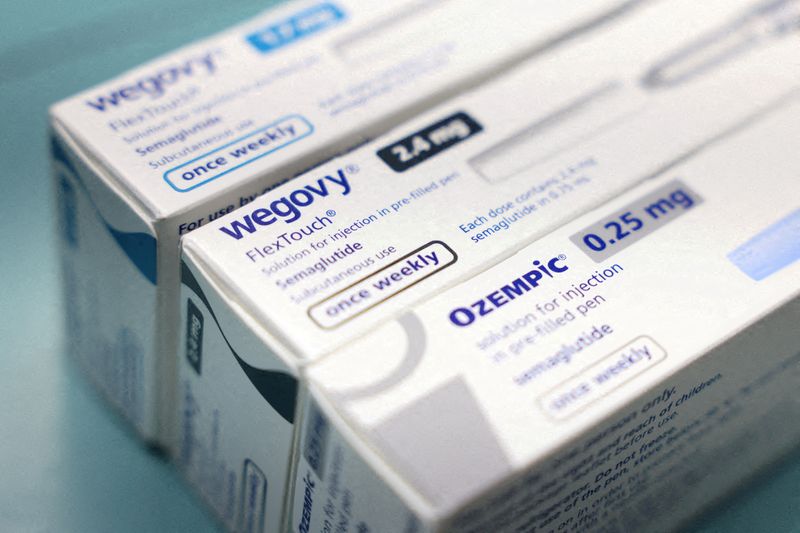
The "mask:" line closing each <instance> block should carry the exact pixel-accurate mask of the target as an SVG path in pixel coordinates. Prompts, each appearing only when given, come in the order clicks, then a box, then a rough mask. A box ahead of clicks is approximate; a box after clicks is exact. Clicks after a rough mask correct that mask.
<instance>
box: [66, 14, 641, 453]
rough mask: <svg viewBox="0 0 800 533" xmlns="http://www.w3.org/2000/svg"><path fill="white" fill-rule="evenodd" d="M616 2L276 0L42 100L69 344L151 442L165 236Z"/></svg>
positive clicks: (168, 368) (170, 321)
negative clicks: (49, 131)
mask: <svg viewBox="0 0 800 533" xmlns="http://www.w3.org/2000/svg"><path fill="white" fill-rule="evenodd" d="M629 3H630V2H625V1H623V0H591V1H586V0H568V1H566V2H565V1H562V0H559V1H556V0H546V1H540V2H529V1H527V0H511V1H508V2H505V3H504V4H503V8H502V9H494V10H489V11H486V10H485V4H484V3H483V2H479V1H477V0H459V1H458V2H449V1H442V2H424V3H423V2H416V1H406V2H400V1H391V2H372V1H367V0H337V1H335V2H329V1H305V0H304V1H297V2H289V3H286V4H284V5H282V6H280V7H279V8H277V9H273V10H271V11H268V12H266V13H264V14H263V15H261V16H259V17H257V18H255V19H253V20H251V21H249V22H246V23H244V24H242V25H240V26H237V27H235V28H233V29H231V30H228V31H226V32H223V33H220V34H218V35H216V36H213V37H211V38H209V39H206V40H203V41H199V42H197V43H194V44H191V45H189V46H186V47H184V48H181V49H179V50H177V51H175V52H173V53H170V54H168V55H166V56H164V57H162V58H159V59H156V60H154V61H152V62H150V63H147V64H146V65H144V66H141V67H139V68H136V69H134V70H131V71H129V72H126V73H125V74H122V75H121V76H119V77H117V78H115V79H113V80H110V81H108V82H106V83H103V84H101V85H99V86H96V87H93V88H91V89H88V90H86V91H84V92H82V93H80V94H78V95H76V96H74V97H71V98H69V99H67V100H64V101H63V102H60V103H58V104H56V105H55V106H54V107H53V108H52V110H51V121H52V127H53V132H54V135H53V144H52V146H53V149H52V158H53V160H54V174H55V180H56V187H57V189H58V193H59V194H58V196H59V198H60V201H61V205H60V211H61V219H60V226H61V227H62V228H63V232H62V239H61V240H62V243H63V246H62V255H63V257H64V259H63V264H64V267H63V270H64V279H65V293H66V298H67V301H68V309H69V315H70V316H69V323H68V335H69V339H70V344H71V347H70V351H71V352H73V353H74V354H75V355H76V356H77V357H78V359H79V360H80V361H81V362H82V364H83V366H84V367H85V368H86V371H87V373H88V374H89V375H90V376H91V378H92V379H93V381H95V382H96V383H97V385H98V387H99V389H100V390H101V391H102V392H103V393H104V394H105V395H106V397H107V398H108V399H109V400H110V402H111V403H112V404H113V405H115V406H116V407H117V408H118V409H119V410H120V411H121V412H122V413H123V414H124V415H125V416H126V417H127V419H128V420H129V421H130V422H131V423H132V424H133V425H134V426H135V428H136V429H137V430H138V431H139V432H140V433H141V434H142V436H143V437H144V438H145V439H147V440H148V441H153V442H156V443H161V444H163V443H164V441H165V440H167V437H166V435H165V434H166V432H167V431H169V430H172V429H173V427H172V426H173V421H171V420H170V419H169V416H170V415H171V414H172V411H173V409H172V406H173V404H174V392H175V391H174V386H175V379H176V371H175V357H174V353H175V350H176V349H177V334H176V332H177V330H178V329H179V328H178V325H177V324H178V323H177V317H178V314H179V311H178V298H177V294H178V280H179V274H178V272H179V260H178V240H179V238H180V236H181V235H183V234H185V233H187V232H188V231H191V230H192V229H195V228H196V227H199V226H201V225H203V224H206V223H208V222H209V221H211V220H214V219H216V218H218V217H220V216H222V215H223V214H224V213H227V212H230V211H232V210H234V209H236V208H238V207H240V206H241V205H244V204H246V203H248V202H251V201H252V200H253V199H254V198H255V197H257V196H258V195H260V194H262V193H263V192H264V191H266V190H268V189H269V188H270V187H272V186H274V185H275V184H277V183H279V182H280V181H285V180H287V179H288V178H290V177H292V176H294V175H295V174H297V173H298V172H300V171H302V170H304V169H307V168H309V167H310V166H312V165H314V164H317V163H319V162H320V161H323V160H325V159H328V158H330V157H331V156H332V155H334V154H336V153H339V152H341V151H342V150H344V149H347V148H349V147H352V146H354V145H356V144H358V143H360V142H362V141H363V140H365V139H367V138H370V137H372V136H375V135H377V134H378V133H380V132H382V131H385V130H387V129H388V128H389V127H391V126H392V125H394V124H397V123H399V122H400V121H401V120H403V119H404V118H408V117H410V116H413V115H414V114H415V113H417V112H419V111H420V110H422V109H424V108H426V107H429V106H431V105H433V104H434V103H436V102H439V101H442V100H443V99H445V98H446V97H448V96H449V95H450V94H452V93H453V92H456V91H458V90H461V89H463V88H464V87H468V86H471V85H474V84H477V83H480V82H482V81H483V80H485V79H487V78H490V77H492V76H494V75H495V74H496V73H497V72H500V71H501V70H503V69H504V68H507V67H509V66H510V65H513V64H514V63H516V62H518V61H520V60H522V59H523V58H525V57H527V56H529V55H536V54H538V53H541V52H544V51H545V50H546V49H548V48H549V47H551V46H555V45H557V44H560V43H561V42H562V41H564V40H569V38H571V37H573V36H574V35H575V34H578V33H580V32H581V31H588V30H591V29H593V28H594V27H595V26H598V25H601V23H603V22H606V21H607V20H608V19H613V18H614V15H617V14H620V13H622V12H624V11H625V10H626V8H627V7H628V4H629Z"/></svg>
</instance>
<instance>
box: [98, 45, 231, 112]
mask: <svg viewBox="0 0 800 533" xmlns="http://www.w3.org/2000/svg"><path fill="white" fill-rule="evenodd" d="M218 53H219V50H212V51H209V52H207V53H205V54H203V55H201V56H196V57H191V58H189V59H187V60H186V61H184V62H183V63H179V64H176V65H173V66H170V67H167V68H164V69H161V70H157V71H155V72H153V73H152V74H150V75H149V76H145V77H143V78H140V79H138V80H136V81H134V82H133V83H131V84H129V85H123V86H121V87H119V88H118V89H115V90H113V91H111V92H110V93H108V94H104V95H100V96H97V97H96V98H94V99H93V100H87V101H86V105H88V106H89V107H91V108H93V109H96V110H97V111H101V112H104V111H106V110H107V109H109V108H113V107H117V106H119V105H120V104H122V103H123V102H126V101H129V100H139V99H140V98H143V97H150V98H151V99H153V100H155V99H156V98H160V97H161V96H162V95H163V94H164V93H165V92H166V91H167V87H169V86H170V85H174V84H176V83H178V82H179V81H182V80H184V79H188V78H191V77H194V76H198V75H203V74H206V75H209V76H210V75H212V74H214V72H215V71H216V70H217V65H216V63H215V57H214V56H215V55H217V54H218Z"/></svg>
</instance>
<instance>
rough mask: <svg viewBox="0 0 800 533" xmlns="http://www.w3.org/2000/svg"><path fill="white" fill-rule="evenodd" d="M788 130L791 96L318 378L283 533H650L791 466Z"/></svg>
mask: <svg viewBox="0 0 800 533" xmlns="http://www.w3.org/2000/svg"><path fill="white" fill-rule="evenodd" d="M798 124H800V98H798V99H795V101H794V102H793V103H792V104H791V105H789V106H787V107H785V108H781V109H779V110H776V111H774V112H772V113H771V114H770V115H769V116H768V117H766V118H764V119H763V120H761V121H759V122H758V123H757V124H755V125H754V126H753V127H752V128H750V129H748V130H747V131H745V132H741V133H738V134H736V135H735V136H733V137H732V138H730V140H728V141H726V142H724V143H720V144H719V145H717V146H714V147H712V148H710V149H708V150H707V151H705V152H703V153H701V154H699V155H698V156H697V157H695V158H692V159H691V160H689V161H687V162H685V163H684V164H681V165H679V166H676V167H674V168H671V169H669V170H668V171H666V172H664V173H662V174H661V175H660V176H659V177H658V178H656V179H654V180H650V181H648V182H647V183H645V184H643V185H641V186H639V187H637V188H635V189H632V190H630V191H628V192H627V193H626V194H624V195H621V196H620V197H619V198H616V199H615V200H613V201H611V202H609V203H607V204H605V205H603V206H600V207H598V208H597V209H595V210H592V211H590V212H589V213H587V214H585V215H584V216H581V217H579V218H578V219H576V220H574V221H572V222H570V223H569V224H567V225H565V226H564V227H562V228H559V229H558V230H557V231H555V232H553V233H551V234H550V235H548V236H546V237H544V238H542V239H540V240H538V241H536V242H535V243H533V244H531V245H530V246H528V247H527V248H525V249H524V250H522V251H520V252H519V253H518V254H516V255H514V256H513V257H511V258H509V259H508V260H506V261H504V262H503V263H501V264H499V265H497V266H495V267H494V268H491V269H489V270H488V271H486V272H484V273H482V274H480V275H478V276H476V277H474V278H472V279H470V280H469V281H467V282H465V283H463V284H461V285H459V286H457V287H455V288H453V289H451V290H448V291H445V292H443V293H442V294H440V295H438V296H436V297H435V298H432V299H430V300H429V301H427V302H425V303H424V304H422V305H420V306H419V307H416V308H414V309H412V310H409V311H408V312H406V313H405V314H404V315H403V316H402V317H400V318H399V319H397V320H395V321H392V322H390V323H387V324H384V325H383V326H381V327H378V328H375V330H374V331H372V332H370V333H369V334H368V335H366V336H364V337H362V338H360V339H358V340H356V341H354V342H352V343H350V344H349V345H348V346H347V347H345V348H343V349H341V350H339V351H338V352H337V353H335V354H332V355H330V356H328V357H326V358H323V359H321V360H319V361H318V362H316V363H312V364H311V365H310V366H309V367H308V368H307V369H306V374H307V378H308V383H309V387H310V390H311V394H310V397H308V398H307V399H306V402H307V404H308V406H309V407H308V408H307V409H306V410H305V411H304V412H306V413H308V414H307V416H306V419H305V420H303V421H301V424H302V427H303V436H302V439H301V441H300V443H299V453H298V456H297V459H298V461H299V466H298V467H297V472H296V482H295V496H294V510H293V515H292V523H291V531H300V532H307V531H325V530H326V529H327V527H329V526H330V527H334V528H335V527H338V525H339V524H346V525H345V527H344V528H343V529H342V531H417V532H422V531H458V532H461V533H472V532H476V533H477V532H484V531H493V532H505V531H531V532H533V531H537V532H538V531H543V532H550V531H586V532H597V531H603V532H611V531H615V532H616V531H619V532H623V531H648V532H651V531H652V532H658V531H665V530H670V529H672V528H675V527H677V526H679V525H680V524H681V523H683V522H684V521H685V520H687V519H689V518H691V517H692V516H693V515H694V514H695V513H696V512H697V511H698V510H699V509H701V508H702V507H703V506H705V505H707V504H708V503H709V502H711V501H714V500H715V499H717V498H719V497H721V496H722V495H724V494H725V493H726V492H728V491H730V490H732V489H734V488H736V487H738V486H740V484H741V483H742V482H743V480H744V479H745V478H747V477H748V476H750V475H752V474H753V473H754V472H755V471H756V470H757V469H758V468H760V467H762V466H763V465H765V464H766V463H768V462H770V461H773V460H775V459H776V458H778V457H780V455H781V454H783V453H786V452H788V451H789V450H790V449H791V447H792V446H794V445H796V444H797V443H798V442H800V424H799V423H798V422H799V421H800V401H798V397H797V388H798V384H800V328H798V324H800V181H798V179H797V177H798V176H799V175H800V152H798V150H797V140H798V138H800V126H798ZM545 265H546V266H545Z"/></svg>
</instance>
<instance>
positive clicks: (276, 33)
mask: <svg viewBox="0 0 800 533" xmlns="http://www.w3.org/2000/svg"><path fill="white" fill-rule="evenodd" d="M344 19H345V15H344V12H343V11H342V10H340V9H339V8H338V7H336V6H335V5H333V4H331V3H328V2H324V3H321V4H319V5H316V6H313V7H310V8H308V9H305V10H303V11H300V12H298V13H295V14H294V15H292V16H291V17H288V18H286V19H284V20H281V21H279V22H277V23H274V24H270V25H269V26H266V27H265V28H261V29H260V30H258V31H256V32H254V33H251V34H249V35H247V36H246V37H245V39H247V42H249V43H250V44H251V45H253V47H255V49H256V50H258V51H259V52H261V53H263V54H266V53H268V52H272V51H274V50H277V49H278V48H281V47H283V46H286V45H287V44H291V43H294V42H295V41H299V40H300V39H303V38H305V37H308V36H309V35H313V34H315V33H317V32H319V31H322V30H324V29H326V28H329V27H331V26H334V25H336V24H338V23H339V22H341V21H343V20H344Z"/></svg>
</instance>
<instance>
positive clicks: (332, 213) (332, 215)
mask: <svg viewBox="0 0 800 533" xmlns="http://www.w3.org/2000/svg"><path fill="white" fill-rule="evenodd" d="M325 214H326V215H328V216H329V217H335V216H336V211H334V210H333V209H328V210H327V211H325Z"/></svg>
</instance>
